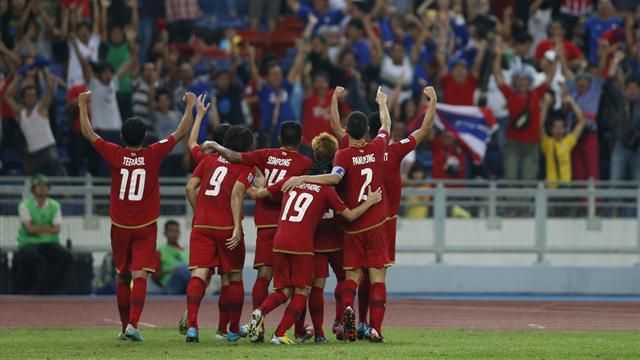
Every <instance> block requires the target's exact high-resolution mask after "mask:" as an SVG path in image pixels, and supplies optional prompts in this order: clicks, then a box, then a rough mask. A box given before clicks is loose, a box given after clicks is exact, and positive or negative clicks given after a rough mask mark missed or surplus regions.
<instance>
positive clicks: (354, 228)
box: [283, 88, 391, 342]
mask: <svg viewBox="0 0 640 360" xmlns="http://www.w3.org/2000/svg"><path fill="white" fill-rule="evenodd" d="M376 102H377V103H378V105H379V106H380V121H381V122H382V126H381V129H380V132H379V133H378V135H377V136H376V137H375V139H372V141H371V142H370V143H367V142H366V141H365V136H366V134H367V132H368V119H367V116H366V115H365V114H363V113H361V112H358V111H356V112H352V113H351V114H349V116H348V118H347V134H348V135H349V147H348V148H346V149H341V150H339V151H338V152H337V153H336V156H335V159H334V167H333V170H332V172H331V174H325V175H313V176H311V175H307V176H299V177H294V178H290V179H289V180H287V183H286V184H285V185H284V187H283V189H284V190H285V191H289V190H291V189H292V188H294V187H295V186H298V185H299V184H301V183H303V182H304V183H317V184H324V185H335V184H340V187H339V191H340V193H341V194H342V195H343V197H344V199H345V202H346V205H347V206H349V207H355V206H357V205H358V204H360V203H361V202H363V201H366V199H367V194H366V191H365V190H366V189H367V187H368V186H372V187H374V188H378V187H381V186H382V185H383V174H384V171H385V169H384V154H385V152H386V146H387V141H388V137H389V128H390V125H391V119H390V116H389V110H388V108H387V95H386V94H385V93H383V92H382V91H381V90H380V88H378V93H377V94H376ZM386 218H387V214H386V207H385V205H384V204H382V203H381V204H377V205H375V206H373V207H372V208H371V210H370V211H368V212H367V213H366V214H365V215H364V216H363V217H362V218H360V219H358V220H357V221H355V222H353V223H352V224H348V225H347V226H346V227H345V229H344V232H345V236H344V244H343V253H344V259H343V260H344V269H345V270H346V279H347V280H346V281H345V282H344V284H343V290H342V302H343V304H344V306H345V310H344V334H345V336H346V337H347V338H348V339H349V340H350V341H355V340H356V325H355V312H354V310H353V299H354V297H355V293H356V290H357V288H358V282H359V281H360V279H361V277H362V269H363V268H367V269H368V273H369V277H370V280H371V283H372V285H371V296H372V306H371V314H370V317H371V326H372V329H371V337H370V339H371V341H374V342H381V341H383V337H382V320H383V319H384V310H385V306H386V295H387V294H386V293H387V291H386V285H385V277H386V268H385V265H386V264H388V263H389V259H388V254H387V253H388V251H387V248H388V247H387V241H386V228H385V226H384V223H385V222H386Z"/></svg>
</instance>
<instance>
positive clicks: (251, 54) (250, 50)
mask: <svg viewBox="0 0 640 360" xmlns="http://www.w3.org/2000/svg"><path fill="white" fill-rule="evenodd" d="M247 55H248V59H247V62H248V65H249V72H250V73H251V80H253V86H255V88H256V91H260V89H262V77H260V71H258V65H257V64H256V48H254V47H253V46H248V47H247Z"/></svg>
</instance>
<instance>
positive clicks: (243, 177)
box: [236, 165, 254, 187]
mask: <svg viewBox="0 0 640 360" xmlns="http://www.w3.org/2000/svg"><path fill="white" fill-rule="evenodd" d="M253 174H254V172H253V168H252V167H250V166H244V165H242V168H241V169H240V172H239V173H238V178H237V179H236V181H238V182H240V183H242V184H243V185H244V186H245V187H250V186H251V184H253V177H254V175H253Z"/></svg>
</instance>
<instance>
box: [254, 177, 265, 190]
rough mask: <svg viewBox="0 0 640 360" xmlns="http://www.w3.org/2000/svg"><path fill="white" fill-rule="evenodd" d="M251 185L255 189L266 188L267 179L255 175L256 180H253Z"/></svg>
mask: <svg viewBox="0 0 640 360" xmlns="http://www.w3.org/2000/svg"><path fill="white" fill-rule="evenodd" d="M253 185H255V187H257V188H264V187H267V178H265V177H264V176H262V175H256V178H255V179H254V180H253Z"/></svg>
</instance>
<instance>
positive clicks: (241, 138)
mask: <svg viewBox="0 0 640 360" xmlns="http://www.w3.org/2000/svg"><path fill="white" fill-rule="evenodd" d="M251 145H253V133H252V132H251V130H249V128H248V127H246V126H243V125H234V126H232V127H231V128H229V130H227V132H226V134H225V135H224V147H226V148H227V149H231V150H233V151H237V152H245V151H248V150H249V149H250V148H251Z"/></svg>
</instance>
